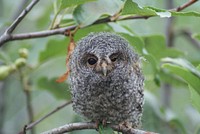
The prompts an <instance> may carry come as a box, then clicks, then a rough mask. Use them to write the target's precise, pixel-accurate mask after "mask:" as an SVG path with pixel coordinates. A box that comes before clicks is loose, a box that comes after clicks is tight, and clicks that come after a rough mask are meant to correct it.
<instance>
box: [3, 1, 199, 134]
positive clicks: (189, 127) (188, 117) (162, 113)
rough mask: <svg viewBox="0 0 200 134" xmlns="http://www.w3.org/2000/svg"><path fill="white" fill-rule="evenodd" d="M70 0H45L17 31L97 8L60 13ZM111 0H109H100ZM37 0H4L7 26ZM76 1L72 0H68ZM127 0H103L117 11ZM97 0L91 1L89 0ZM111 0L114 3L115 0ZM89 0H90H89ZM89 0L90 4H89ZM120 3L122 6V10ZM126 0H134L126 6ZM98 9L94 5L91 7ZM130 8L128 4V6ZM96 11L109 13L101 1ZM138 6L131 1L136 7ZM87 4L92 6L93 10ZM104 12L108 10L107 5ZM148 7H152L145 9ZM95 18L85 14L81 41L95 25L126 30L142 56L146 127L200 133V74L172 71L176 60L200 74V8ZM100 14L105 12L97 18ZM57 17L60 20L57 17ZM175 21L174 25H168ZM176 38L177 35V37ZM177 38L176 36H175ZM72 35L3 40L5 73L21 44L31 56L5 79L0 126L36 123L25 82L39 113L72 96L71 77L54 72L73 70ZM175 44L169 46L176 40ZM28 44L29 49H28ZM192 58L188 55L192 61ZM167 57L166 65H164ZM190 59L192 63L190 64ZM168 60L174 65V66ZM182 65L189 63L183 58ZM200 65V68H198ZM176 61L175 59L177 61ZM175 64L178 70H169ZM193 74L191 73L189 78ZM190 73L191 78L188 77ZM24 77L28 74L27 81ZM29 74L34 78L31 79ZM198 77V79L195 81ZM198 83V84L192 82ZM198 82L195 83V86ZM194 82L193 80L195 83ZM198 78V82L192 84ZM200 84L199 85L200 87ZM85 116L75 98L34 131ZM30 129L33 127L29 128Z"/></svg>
mask: <svg viewBox="0 0 200 134" xmlns="http://www.w3.org/2000/svg"><path fill="white" fill-rule="evenodd" d="M63 1H68V0H42V1H40V2H39V3H38V4H37V5H36V6H35V7H34V8H33V9H32V10H31V12H30V13H29V14H28V15H27V16H26V17H25V19H24V20H23V21H22V22H21V23H20V25H19V26H18V27H17V29H16V30H15V31H14V33H28V32H33V31H42V30H47V29H49V28H50V26H51V28H52V26H55V25H56V24H57V23H58V24H60V26H70V25H74V24H77V23H79V24H80V22H81V23H83V22H84V18H81V17H84V16H81V14H82V13H83V15H84V13H85V14H86V15H87V14H90V13H91V11H90V8H86V9H84V8H83V7H84V5H78V6H77V5H74V6H69V7H67V8H66V7H64V8H63V9H62V10H61V11H60V12H59V14H58V16H57V18H56V19H54V18H55V14H56V13H57V12H58V10H59V7H60V5H61V6H62V5H64V2H63ZM99 1H102V3H103V2H105V0H99ZM29 2H30V0H27V1H25V0H15V1H11V0H0V34H3V32H4V30H5V29H6V28H7V27H8V26H9V25H10V24H11V23H12V22H13V20H14V18H16V16H18V15H19V12H21V9H23V7H25V6H26V5H27V4H28V3H29ZM68 2H69V1H68ZM124 2H125V1H120V0H115V1H112V2H111V1H107V3H109V4H110V5H107V6H106V4H103V5H102V6H105V8H106V7H107V8H106V9H108V7H109V6H110V7H112V8H111V9H108V12H110V10H112V9H113V11H112V12H115V13H117V12H116V11H117V10H118V8H117V7H116V5H115V4H116V3H117V4H118V5H123V4H124ZM134 2H135V3H137V4H139V5H140V6H141V7H146V6H148V7H149V6H150V7H156V8H160V9H171V8H172V7H178V6H180V5H182V4H183V3H185V2H187V0H179V1H175V0H174V1H173V0H171V2H172V3H173V4H172V5H171V7H170V4H169V2H170V0H169V1H164V0H159V1H153V0H143V1H139V0H134ZM89 3H90V2H89ZM112 3H114V4H113V5H112ZM86 4H87V3H86ZM87 6H88V5H87ZM199 6H200V2H196V3H195V4H193V5H191V6H190V7H188V8H186V9H185V10H184V11H193V12H198V13H200V8H199ZM115 8H117V10H116V11H115ZM124 8H127V7H124ZM83 9H84V10H83ZM91 9H92V7H91ZM127 9H128V8H127ZM94 10H95V12H93V16H98V15H95V14H98V13H100V16H101V17H104V16H107V14H105V13H101V12H102V11H101V12H100V11H99V10H98V8H96V9H94ZM129 10H132V9H129ZM87 11H88V12H89V13H87ZM103 12H104V10H103ZM144 15H145V14H144ZM90 19H91V20H89V21H87V22H86V21H85V25H89V26H87V27H85V28H81V29H80V30H78V31H77V32H76V33H75V35H74V39H75V41H78V40H79V39H81V38H82V37H84V36H86V35H87V34H89V33H90V32H99V31H110V32H116V33H119V34H121V35H122V36H123V37H125V38H126V39H127V40H129V42H130V43H131V45H133V47H134V48H135V49H136V51H137V52H138V53H139V54H140V55H141V57H142V67H143V72H144V76H145V100H146V101H145V107H144V115H143V119H142V122H143V126H142V129H143V130H147V131H153V132H158V133H161V134H184V133H187V134H200V113H199V112H200V106H199V104H200V98H199V97H200V95H199V93H197V92H198V91H197V90H198V89H197V88H198V85H199V84H200V83H198V82H200V77H196V78H197V81H195V82H196V83H195V82H193V81H192V79H190V75H187V73H185V74H186V75H185V74H184V73H181V74H184V76H183V77H180V76H182V75H181V74H180V75H177V74H178V73H177V72H178V71H177V72H176V71H175V73H173V69H172V68H170V67H171V66H172V65H176V63H177V64H178V67H181V68H183V69H186V70H187V71H188V72H189V73H190V74H195V73H193V72H192V69H194V70H195V69H196V72H197V74H198V73H199V70H200V66H199V65H200V46H198V45H200V41H199V37H200V36H199V33H200V26H199V25H200V18H199V16H195V15H193V14H191V15H186V16H184V15H178V16H175V17H174V18H173V20H171V21H172V23H170V18H166V17H164V18H162V17H159V16H155V17H151V18H149V19H134V20H125V21H117V22H110V23H103V24H98V25H90V24H91V23H92V19H94V21H95V17H94V18H93V17H92V18H90ZM96 19H98V18H96ZM53 20H55V21H54V22H53ZM168 26H170V28H169V27H168ZM169 29H170V32H172V34H170V35H172V38H169V36H168V35H167V31H168V30H169ZM172 39H173V40H172ZM171 40H172V42H171V43H169V42H170V41H171ZM68 43H69V39H68V38H66V37H64V36H61V35H55V36H51V37H47V38H37V39H29V40H20V41H11V42H8V43H6V44H5V45H4V46H3V47H1V48H0V76H1V77H2V75H5V74H4V73H5V70H3V69H5V68H3V66H4V67H7V68H12V67H13V66H14V67H15V66H16V60H17V59H19V58H23V56H21V57H20V55H19V51H22V48H26V49H27V50H28V52H29V53H28V57H27V58H26V57H25V60H26V61H25V62H26V64H25V65H20V66H19V67H15V69H11V70H12V71H10V72H9V73H8V74H7V75H8V76H7V77H3V78H2V80H1V81H0V133H2V134H14V133H19V132H20V131H21V130H22V129H23V127H24V125H25V124H29V119H28V114H27V108H26V105H27V104H26V102H27V101H26V95H25V93H26V92H24V91H23V88H24V87H23V86H24V84H27V83H28V86H29V87H28V90H29V91H28V92H29V93H30V94H31V98H32V100H31V104H32V107H33V115H34V117H33V120H37V119H39V118H41V117H42V116H44V115H46V114H47V113H49V112H50V111H52V110H53V109H55V108H56V107H58V106H60V105H62V104H64V103H65V102H66V101H69V100H70V99H71V97H70V89H69V85H68V83H62V84H59V83H56V82H55V80H56V79H57V78H58V77H59V76H61V75H62V74H64V73H65V71H66V62H65V60H66V52H67V45H68ZM170 45H172V46H171V47H170V48H169V46H170ZM25 51H26V50H25ZM167 57H171V58H182V59H183V61H181V63H180V64H179V62H177V61H176V60H175V61H174V60H173V59H167V63H170V64H166V63H165V61H166V59H165V61H164V60H163V58H167ZM186 61H188V62H189V63H188V62H186ZM163 64H165V65H163ZM185 64H187V65H189V67H188V68H187V65H185ZM167 65H169V66H170V67H169V66H167ZM181 65H183V66H181ZM197 66H199V67H198V68H195V67H197ZM172 67H174V66H172ZM170 69H171V70H170ZM187 77H188V79H189V80H187ZM184 78H186V79H184ZM23 80H24V81H25V82H23ZM26 80H28V81H26ZM190 82H191V83H190ZM193 83H194V84H193ZM195 84H196V87H197V88H196V89H197V90H196V89H195V88H194V87H195V86H194V85H195ZM188 85H189V86H190V88H189V86H188ZM191 85H192V87H191ZM199 89H200V87H199ZM79 121H84V119H82V118H81V117H79V116H78V115H77V114H76V113H75V112H73V110H72V107H71V105H69V106H67V107H65V108H63V109H62V110H60V111H58V112H56V113H55V114H53V115H52V116H50V117H48V118H47V119H45V120H44V121H42V122H40V123H39V124H38V125H36V126H35V127H34V130H35V133H41V132H44V131H47V130H50V129H52V128H56V127H59V126H61V125H64V124H67V123H71V122H79ZM28 133H30V131H28ZM82 133H97V132H96V131H95V130H90V131H87V130H83V131H76V132H73V134H82Z"/></svg>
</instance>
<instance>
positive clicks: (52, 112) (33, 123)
mask: <svg viewBox="0 0 200 134" xmlns="http://www.w3.org/2000/svg"><path fill="white" fill-rule="evenodd" d="M71 103H72V101H69V102H66V103H64V104H62V105H60V106H58V107H57V108H56V109H54V110H53V111H51V112H49V113H48V114H46V115H45V116H43V117H42V118H40V119H38V120H36V121H34V122H32V123H31V124H29V125H27V127H26V130H29V129H32V128H33V127H34V126H35V125H37V124H39V123H40V122H41V121H43V120H44V119H46V118H47V117H49V116H51V115H52V114H54V113H55V112H57V111H59V110H61V109H62V108H64V107H65V106H67V105H69V104H71Z"/></svg>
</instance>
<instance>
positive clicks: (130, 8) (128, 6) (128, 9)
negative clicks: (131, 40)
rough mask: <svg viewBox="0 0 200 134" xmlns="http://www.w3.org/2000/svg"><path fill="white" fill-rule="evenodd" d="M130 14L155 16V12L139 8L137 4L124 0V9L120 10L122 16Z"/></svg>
mask: <svg viewBox="0 0 200 134" xmlns="http://www.w3.org/2000/svg"><path fill="white" fill-rule="evenodd" d="M130 14H136V15H144V16H151V15H153V16H154V15H156V12H155V11H154V10H152V9H149V8H147V7H140V6H139V5H138V4H137V3H135V2H133V1H132V0H126V2H125V5H124V8H123V9H122V15H130Z"/></svg>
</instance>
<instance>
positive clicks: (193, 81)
mask: <svg viewBox="0 0 200 134" xmlns="http://www.w3.org/2000/svg"><path fill="white" fill-rule="evenodd" d="M162 68H166V69H168V70H169V71H170V72H171V73H173V74H176V75H178V76H179V77H181V78H182V79H183V80H185V81H186V82H187V83H188V84H189V85H191V87H192V88H194V89H195V90H196V92H197V93H198V94H199V95H200V88H199V87H200V78H199V77H198V75H197V74H194V73H193V72H192V71H191V69H187V67H182V66H179V65H177V64H172V63H164V64H163V65H162Z"/></svg>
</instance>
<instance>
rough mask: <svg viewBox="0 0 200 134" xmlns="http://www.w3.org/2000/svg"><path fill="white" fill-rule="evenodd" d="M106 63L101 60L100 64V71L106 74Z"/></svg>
mask: <svg viewBox="0 0 200 134" xmlns="http://www.w3.org/2000/svg"><path fill="white" fill-rule="evenodd" d="M107 66H108V65H107V64H106V63H105V62H103V63H102V64H101V67H102V72H103V75H104V76H106V75H107Z"/></svg>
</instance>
